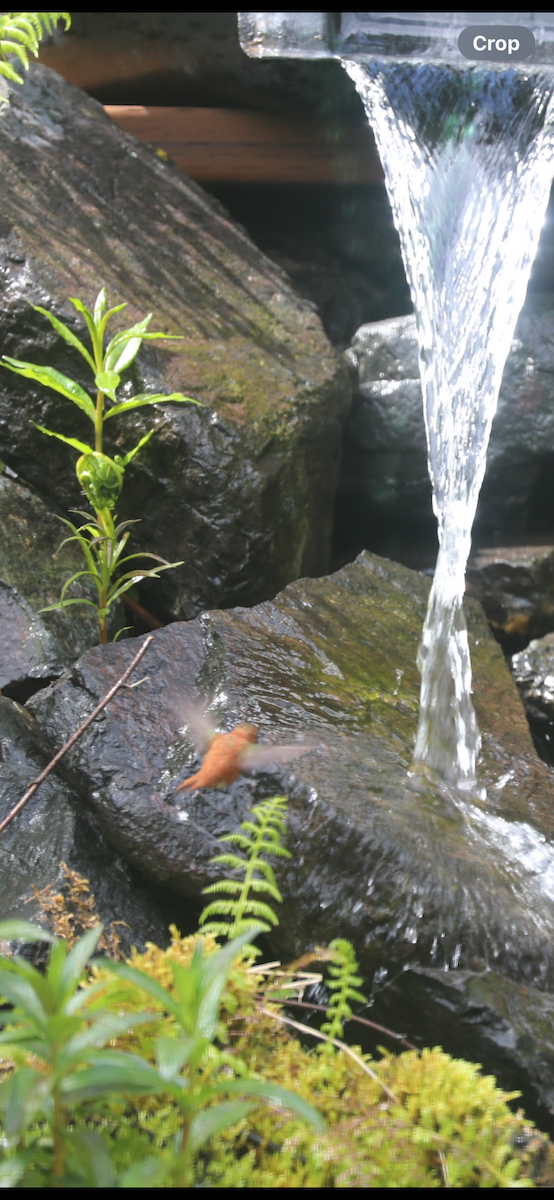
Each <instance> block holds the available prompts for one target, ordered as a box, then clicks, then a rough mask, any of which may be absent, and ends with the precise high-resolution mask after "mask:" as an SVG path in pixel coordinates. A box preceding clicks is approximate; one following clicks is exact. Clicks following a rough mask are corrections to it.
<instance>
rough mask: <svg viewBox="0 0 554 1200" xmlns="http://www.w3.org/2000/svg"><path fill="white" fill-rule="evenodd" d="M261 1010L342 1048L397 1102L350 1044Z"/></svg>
mask: <svg viewBox="0 0 554 1200" xmlns="http://www.w3.org/2000/svg"><path fill="white" fill-rule="evenodd" d="M261 1011H262V1012H263V1014H264V1016H266V1017H273V1020H274V1021H281V1023H282V1024H283V1025H291V1026H292V1028H293V1029H299V1030H300V1033H309V1034H310V1035H311V1037H315V1038H319V1040H320V1042H331V1043H332V1044H333V1046H336V1048H337V1050H344V1053H345V1054H348V1055H349V1057H350V1058H353V1059H354V1062H355V1063H357V1064H358V1066H359V1067H361V1068H362V1071H365V1073H366V1075H369V1077H370V1079H374V1080H375V1083H378V1084H379V1087H381V1088H382V1089H383V1091H384V1092H385V1094H386V1095H387V1096H388V1098H389V1100H392V1102H393V1104H398V1100H397V1097H396V1096H395V1094H394V1092H391V1090H390V1088H388V1087H387V1085H386V1083H383V1080H382V1079H379V1076H378V1075H376V1074H375V1071H372V1070H371V1067H368V1065H367V1063H366V1062H364V1060H363V1058H360V1056H359V1054H356V1052H355V1051H354V1050H352V1048H351V1047H350V1046H347V1044H346V1042H341V1041H339V1039H338V1038H332V1037H328V1036H327V1034H326V1033H320V1032H319V1029H313V1028H310V1026H309V1025H302V1023H301V1022H300V1021H293V1020H292V1019H291V1017H283V1016H282V1014H281V1013H275V1012H271V1010H270V1009H269V1008H262V1010H261Z"/></svg>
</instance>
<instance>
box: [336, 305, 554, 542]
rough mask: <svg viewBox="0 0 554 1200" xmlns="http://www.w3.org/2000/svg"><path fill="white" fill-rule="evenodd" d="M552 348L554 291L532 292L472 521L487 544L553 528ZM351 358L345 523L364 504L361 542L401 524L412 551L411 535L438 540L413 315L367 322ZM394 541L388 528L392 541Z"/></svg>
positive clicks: (374, 539) (344, 476)
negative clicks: (473, 520) (352, 387)
mask: <svg viewBox="0 0 554 1200" xmlns="http://www.w3.org/2000/svg"><path fill="white" fill-rule="evenodd" d="M553 347H554V297H553V296H552V295H541V294H533V295H529V296H528V298H527V301H526V304H525V306H524V309H523V311H522V313H521V316H520V318H519V322H518V325H517V329H516V335H515V338H514V341H513V343H512V348H511V351H510V354H509V356H508V360H507V363H506V368H505V371H504V376H503V381H502V387H501V390H500V399H499V404H498V411H497V414H496V417H495V419H494V422H493V426H492V433H491V441H490V447H489V452H488V458H487V471H486V475H485V480H484V483H483V488H482V492H481V496H480V499H479V507H478V510H477V518H476V526H475V529H476V534H477V536H478V538H479V539H480V541H481V544H482V543H483V539H485V538H492V539H494V540H493V542H492V544H494V542H498V543H499V544H500V545H502V544H503V543H502V540H501V539H506V542H504V544H509V543H510V542H511V543H512V544H513V543H514V540H515V539H516V538H517V537H518V535H523V537H525V535H526V534H528V533H530V532H533V531H539V532H540V531H541V530H542V531H548V532H550V530H551V527H552V516H551V513H552V498H553V497H552V466H553V462H554V403H553V400H554V384H553V382H552V381H553V379H554V350H553ZM348 358H349V361H350V364H351V367H352V368H353V370H354V373H355V382H354V387H355V396H354V401H353V406H352V410H351V414H350V417H349V420H348V422H347V425H346V429H345V444H344V461H343V473H342V479H341V483H340V488H339V506H342V509H343V510H344V516H343V522H345V521H346V520H351V518H352V514H354V519H355V512H356V508H358V509H359V511H360V516H359V518H358V520H359V523H360V526H361V527H360V529H359V530H358V533H357V537H358V540H359V539H360V538H362V543H361V544H365V545H366V546H368V545H370V546H372V547H373V546H378V545H381V544H383V536H384V535H383V528H385V529H388V530H389V531H392V530H395V529H396V530H398V529H402V530H403V531H404V543H405V547H407V549H408V552H409V545H410V538H413V536H414V531H415V532H416V535H417V533H418V531H419V534H421V535H422V536H423V535H425V536H426V537H427V539H428V541H429V542H431V541H432V540H433V535H434V526H435V521H434V517H433V515H432V508H431V485H430V482H429V477H428V472H427V461H426V458H427V455H426V442H425V428H424V420H423V409H422V401H421V388H420V382H419V371H418V362H417V345H416V330H415V318H414V317H395V318H393V319H390V320H387V321H380V322H377V323H375V324H372V325H365V326H362V328H361V329H359V330H358V332H357V334H356V335H355V337H354V339H353V341H352V346H351V349H350V350H349V351H348ZM356 379H357V382H356ZM346 533H347V531H346V530H345V536H346ZM391 538H393V534H392V532H389V542H390V540H391ZM545 540H548V539H545ZM485 544H486V542H485ZM489 544H491V543H490V542H489ZM521 544H524V543H523V542H522V543H521ZM435 545H436V542H435ZM390 552H391V553H392V550H391V551H390Z"/></svg>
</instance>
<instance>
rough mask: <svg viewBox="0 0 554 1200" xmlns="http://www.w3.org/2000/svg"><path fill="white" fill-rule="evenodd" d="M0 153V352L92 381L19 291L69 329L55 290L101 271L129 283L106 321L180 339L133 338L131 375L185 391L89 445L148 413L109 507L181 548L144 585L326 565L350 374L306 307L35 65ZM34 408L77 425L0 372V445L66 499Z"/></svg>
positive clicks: (274, 272)
mask: <svg viewBox="0 0 554 1200" xmlns="http://www.w3.org/2000/svg"><path fill="white" fill-rule="evenodd" d="M0 169H1V172H2V178H3V181H4V191H3V195H4V204H3V208H2V221H1V224H0V270H1V271H2V276H3V279H4V288H3V296H2V302H1V304H0V348H1V350H2V351H3V352H4V353H6V354H9V355H11V356H12V357H15V358H22V359H26V360H30V361H39V362H42V363H49V364H51V365H55V366H57V367H58V368H59V369H60V370H62V371H64V372H65V373H66V374H70V375H74V376H76V377H77V378H78V379H79V380H80V381H81V382H82V383H83V384H84V385H87V384H90V381H89V380H88V379H87V377H86V374H84V368H85V364H84V363H83V360H82V358H81V357H80V355H79V354H76V353H74V352H73V351H72V350H71V349H70V348H69V347H67V346H66V345H65V343H62V342H60V340H59V339H58V337H57V336H56V335H55V334H54V333H53V330H52V329H51V326H50V325H49V323H48V322H47V320H46V318H43V317H41V316H40V315H39V314H37V313H35V312H34V311H33V309H32V308H31V306H30V302H33V303H38V304H41V305H43V306H45V307H47V308H49V309H52V310H53V311H54V312H55V313H57V314H58V316H60V317H61V318H62V319H63V320H65V321H66V322H69V324H70V325H72V327H73V328H74V329H75V330H76V331H78V332H79V334H81V335H82V334H83V325H82V322H81V320H80V319H77V314H76V313H75V310H74V309H73V308H72V306H71V304H69V303H68V299H67V297H69V296H76V295H77V296H80V297H81V298H82V299H83V300H85V302H88V303H89V304H90V303H91V302H93V300H94V298H95V296H96V293H97V292H98V291H99V289H100V287H101V285H102V284H105V285H106V287H107V290H108V296H109V300H110V303H118V302H122V301H124V300H127V301H129V307H128V308H127V310H126V311H125V314H124V315H123V316H121V317H120V318H118V320H117V322H116V327H117V325H119V327H122V326H123V325H124V324H125V325H126V324H131V323H132V322H133V321H135V320H137V319H138V318H139V317H142V316H144V315H145V314H146V313H147V312H153V313H154V316H153V321H152V326H151V328H153V329H154V328H155V329H161V330H163V331H165V332H170V333H174V334H179V335H180V336H181V338H182V340H181V341H178V342H174V343H165V345H164V343H159V344H155V343H150V344H147V345H146V347H145V348H144V352H143V353H141V355H140V357H139V359H138V362H137V364H136V367H135V368H133V371H132V384H133V387H134V388H136V389H137V390H139V391H162V392H171V391H175V390H178V391H182V392H185V393H186V394H189V395H191V396H193V397H194V398H196V399H198V400H200V401H201V402H202V405H203V407H202V408H198V407H193V406H177V405H171V404H168V405H163V406H161V407H159V408H157V409H155V410H154V409H144V408H143V409H140V410H138V412H136V413H135V414H134V415H131V416H129V417H128V418H127V419H126V420H125V421H123V420H121V421H120V422H116V421H114V422H112V423H111V424H112V425H113V426H117V427H116V428H114V430H113V437H112V438H111V440H110V438H108V439H107V444H106V449H107V451H108V452H109V453H114V452H117V451H119V450H121V449H122V448H124V449H128V448H130V447H131V446H133V445H134V444H135V442H136V441H137V440H138V438H139V437H140V436H141V435H142V434H144V433H145V432H146V431H147V430H148V429H151V428H153V427H155V429H156V434H155V436H154V437H153V438H152V439H151V441H150V442H149V444H148V446H147V447H146V448H145V449H144V451H143V452H141V454H140V456H138V457H137V459H135V460H134V463H133V465H132V468H130V469H129V471H128V473H127V477H126V482H125V488H124V492H123V495H122V501H121V505H120V510H119V514H118V515H119V516H120V517H121V518H136V517H139V518H140V519H141V524H140V526H139V527H138V532H137V533H136V544H137V546H140V547H141V548H143V549H145V550H150V551H154V552H156V553H158V554H161V555H163V556H164V557H165V558H167V559H168V560H170V561H172V562H175V561H179V560H183V562H184V565H183V566H182V567H180V568H178V569H177V570H175V571H171V572H167V573H166V574H165V575H164V576H163V577H162V581H160V582H158V583H156V584H153V585H152V600H151V601H150V602H149V603H150V604H154V603H155V604H156V605H157V606H158V607H159V608H160V609H161V610H164V609H165V611H166V612H167V613H168V614H174V615H180V616H189V615H191V614H194V613H196V612H198V611H199V610H201V609H202V608H204V607H206V606H209V605H212V606H213V605H214V604H223V605H228V604H236V603H239V602H243V603H248V604H251V603H254V602H256V601H258V600H260V599H263V598H266V597H267V596H270V595H273V594H275V592H276V591H277V590H278V589H279V588H280V587H282V586H283V585H284V584H285V583H287V582H288V581H289V580H290V579H293V578H295V577H297V576H298V575H300V574H305V573H307V574H318V573H321V572H323V571H325V569H326V568H327V566H328V558H329V548H330V535H331V520H332V510H333V501H334V493H335V487H336V482H337V476H338V469H339V457H340V440H341V432H340V430H341V418H342V415H343V412H344V407H345V403H346V402H347V400H348V395H349V392H348V382H347V378H346V374H345V370H344V367H343V365H342V363H341V362H340V360H339V358H338V356H337V355H336V353H335V352H334V351H333V350H332V348H331V347H330V345H329V343H328V342H327V340H326V338H325V335H324V333H323V330H322V327H321V324H320V321H319V318H318V317H317V316H316V314H315V312H314V310H313V307H311V306H310V304H309V303H307V302H304V301H301V300H300V299H299V298H298V296H297V295H296V294H295V292H294V291H293V289H292V287H291V285H290V283H289V282H288V280H287V278H286V276H285V275H283V273H282V272H281V271H280V270H279V268H278V267H276V266H275V265H274V264H272V263H271V262H270V261H269V260H268V259H266V258H265V257H264V256H263V255H262V254H261V253H260V252H259V251H258V250H257V249H256V247H255V246H254V245H253V243H252V242H250V241H249V239H248V237H247V236H246V235H245V234H244V232H242V231H241V229H240V228H238V227H237V226H235V225H233V224H232V222H231V221H230V220H229V219H228V218H227V215H226V213H225V211H224V210H223V209H222V208H221V207H220V206H219V205H218V204H217V202H216V201H214V200H212V199H211V198H209V197H208V196H207V195H206V194H205V193H204V192H202V190H201V189H200V188H199V187H198V186H196V185H195V184H193V183H191V182H190V181H189V180H188V179H187V178H186V177H185V176H184V175H183V174H182V173H181V172H180V171H179V170H178V169H177V168H175V167H173V166H172V165H171V164H170V163H168V162H165V161H163V160H162V159H160V158H159V157H158V156H157V154H156V152H155V151H154V150H153V149H151V148H150V147H148V146H145V145H144V144H142V143H140V142H138V141H136V139H134V138H133V137H132V136H131V135H128V134H125V133H123V132H122V131H121V130H120V129H119V128H118V127H117V126H115V125H114V124H113V123H112V122H111V121H110V120H109V119H108V117H106V115H105V114H104V112H103V110H102V108H101V107H100V105H99V104H98V103H96V102H95V101H94V100H91V99H89V98H88V97H87V96H86V95H85V94H84V93H83V92H80V91H79V90H77V89H75V88H72V87H71V86H70V85H68V84H66V83H65V82H64V81H63V80H62V79H61V78H60V77H59V76H58V75H56V74H55V73H54V72H53V71H50V70H48V69H47V68H44V67H39V66H35V67H33V68H32V69H31V71H30V72H29V74H28V76H27V78H26V81H25V84H24V86H23V87H22V88H15V87H14V88H12V89H11V94H10V104H9V105H3V106H2V108H0ZM129 386H131V381H130V383H129ZM33 421H34V422H37V423H39V424H42V425H45V426H46V427H48V428H52V429H55V430H58V431H60V432H62V433H66V434H67V433H70V434H71V435H72V436H76V437H79V438H81V439H82V438H83V437H87V438H89V437H90V430H91V427H90V423H89V422H88V421H87V419H86V417H84V416H83V419H82V420H81V414H80V413H79V411H78V410H77V409H76V408H75V407H74V406H73V405H72V404H71V402H70V401H66V400H64V399H63V398H62V397H60V396H58V395H56V394H55V393H52V392H47V391H45V390H44V389H42V388H40V387H37V386H35V385H33V384H31V383H30V381H28V380H22V379H18V378H16V377H15V376H13V375H11V374H9V373H8V372H7V371H1V372H0V456H1V457H2V458H3V459H4V460H5V461H6V462H7V463H8V464H9V466H10V467H11V468H12V469H13V470H14V471H16V472H17V473H18V474H19V475H21V476H22V477H23V478H24V479H26V480H27V481H29V482H30V483H31V484H33V485H34V486H35V487H36V488H37V489H39V490H40V492H41V494H42V495H43V497H44V498H45V499H46V500H47V501H49V502H51V503H52V504H57V505H58V506H60V507H61V508H62V509H63V510H66V511H67V510H69V509H71V508H72V507H79V506H80V505H82V503H83V501H82V496H81V494H80V491H79V487H78V485H77V483H76V480H75V474H74V459H75V453H74V452H72V451H70V450H69V449H68V448H67V447H65V446H63V445H62V444H61V443H59V442H54V441H53V439H49V440H48V441H47V440H46V438H45V437H44V435H42V434H41V433H39V432H38V431H37V429H36V428H35V425H34V424H33V423H32V422H33ZM107 428H108V427H107Z"/></svg>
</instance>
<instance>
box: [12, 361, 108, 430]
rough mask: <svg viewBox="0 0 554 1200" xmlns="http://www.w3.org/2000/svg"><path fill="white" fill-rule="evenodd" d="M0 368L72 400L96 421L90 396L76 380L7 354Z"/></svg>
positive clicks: (52, 369) (51, 368)
mask: <svg viewBox="0 0 554 1200" xmlns="http://www.w3.org/2000/svg"><path fill="white" fill-rule="evenodd" d="M0 366H4V367H5V368H6V370H7V371H13V373H14V375H22V376H23V377H24V378H25V379H34V381H35V383H40V384H42V386H43V387H47V388H51V389H52V391H54V392H59V393H60V395H62V396H66V397H67V399H68V400H72V401H73V403H74V404H76V405H77V407H78V408H81V409H82V410H83V412H86V414H87V417H90V419H91V421H94V419H95V408H94V404H93V403H92V400H91V398H90V396H88V395H87V393H86V392H85V391H83V388H82V387H81V386H80V384H78V383H76V381H75V380H74V379H69V377H68V376H67V375H62V373H61V371H56V370H55V369H54V367H41V366H37V365H35V364H34V363H27V362H22V361H21V360H20V359H18V358H9V357H8V355H7V354H3V355H2V363H0Z"/></svg>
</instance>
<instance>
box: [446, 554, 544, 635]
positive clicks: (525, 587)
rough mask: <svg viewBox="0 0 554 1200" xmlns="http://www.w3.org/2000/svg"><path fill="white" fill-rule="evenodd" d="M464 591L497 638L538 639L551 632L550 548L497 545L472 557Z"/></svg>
mask: <svg viewBox="0 0 554 1200" xmlns="http://www.w3.org/2000/svg"><path fill="white" fill-rule="evenodd" d="M466 591H467V593H468V595H470V596H474V597H475V599H476V600H479V602H480V603H481V604H482V605H483V609H484V611H485V614H486V617H487V620H488V622H489V625H490V626H491V627H492V628H493V629H494V630H495V631H496V632H497V633H498V635H499V636H502V635H503V636H504V637H508V638H513V637H516V638H520V637H521V638H529V637H535V638H536V637H541V636H542V635H543V634H545V633H547V632H549V631H550V630H552V629H554V548H553V547H552V546H504V547H502V546H497V547H494V548H493V549H490V550H489V549H485V548H483V549H481V550H477V551H476V552H475V553H474V554H472V556H471V558H470V560H469V563H468V568H467V571H466Z"/></svg>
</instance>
